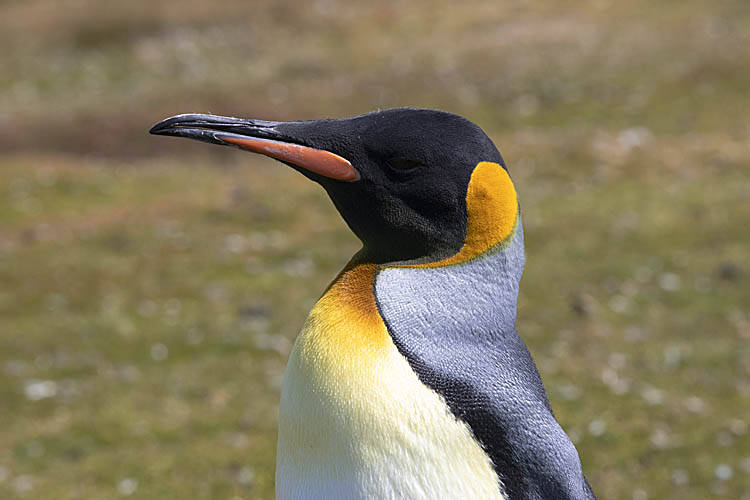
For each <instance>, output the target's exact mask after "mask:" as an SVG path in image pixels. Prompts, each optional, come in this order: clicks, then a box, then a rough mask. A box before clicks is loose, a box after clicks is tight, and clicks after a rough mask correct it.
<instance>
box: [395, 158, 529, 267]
mask: <svg viewBox="0 0 750 500" xmlns="http://www.w3.org/2000/svg"><path fill="white" fill-rule="evenodd" d="M466 213H467V215H468V221H467V225H466V239H465V240H464V244H463V246H462V247H461V250H459V252H458V253H457V254H456V255H454V256H452V257H449V258H447V259H443V260H439V261H437V262H428V263H426V264H417V265H414V266H405V267H442V266H450V265H453V264H458V263H461V262H466V261H468V260H471V259H473V258H475V257H477V256H478V255H481V254H483V253H484V252H486V251H487V250H489V249H490V248H492V247H493V246H495V245H497V244H498V243H501V242H502V241H504V240H505V239H506V238H508V236H510V235H511V233H512V232H513V230H514V229H515V227H516V220H517V219H518V198H517V197H516V189H515V188H514V187H513V182H512V181H511V180H510V176H509V175H508V172H506V170H505V169H504V168H503V167H502V166H500V165H499V164H497V163H493V162H489V161H483V162H480V163H479V164H477V166H476V167H475V168H474V172H472V174H471V179H470V180H469V188H468V189H467V192H466Z"/></svg>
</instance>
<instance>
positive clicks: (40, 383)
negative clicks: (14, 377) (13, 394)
mask: <svg viewBox="0 0 750 500" xmlns="http://www.w3.org/2000/svg"><path fill="white" fill-rule="evenodd" d="M23 391H24V393H25V394H26V399H30V400H31V401H39V400H41V399H47V398H52V397H55V396H57V382H55V381H54V380H29V381H27V382H26V384H25V385H24V388H23Z"/></svg>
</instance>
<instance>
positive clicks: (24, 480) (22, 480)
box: [13, 475, 34, 493]
mask: <svg viewBox="0 0 750 500" xmlns="http://www.w3.org/2000/svg"><path fill="white" fill-rule="evenodd" d="M13 489H14V490H16V493H26V492H29V491H31V490H33V489H34V480H33V478H32V477H31V476H26V475H24V476H18V477H17V478H16V479H15V480H14V481H13Z"/></svg>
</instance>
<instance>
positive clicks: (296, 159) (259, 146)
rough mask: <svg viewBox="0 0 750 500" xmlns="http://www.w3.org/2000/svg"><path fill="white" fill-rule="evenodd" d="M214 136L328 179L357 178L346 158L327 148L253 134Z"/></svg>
mask: <svg viewBox="0 0 750 500" xmlns="http://www.w3.org/2000/svg"><path fill="white" fill-rule="evenodd" d="M216 138H217V139H220V140H222V141H224V142H228V143H230V144H234V145H236V146H239V147H241V148H243V149H247V150H248V151H252V152H253V153H260V154H262V155H265V156H270V157H271V158H275V159H276V160H281V161H285V162H288V163H291V164H293V165H296V166H298V167H302V168H304V169H306V170H309V171H310V172H314V173H316V174H320V175H322V176H325V177H329V178H331V179H336V180H339V181H349V182H352V181H358V180H359V178H360V177H359V172H357V169H355V168H354V167H353V166H352V164H351V163H350V162H349V160H347V159H345V158H342V157H340V156H339V155H337V154H335V153H331V152H330V151H325V150H322V149H315V148H310V147H307V146H302V145H300V144H293V143H289V142H281V141H274V140H271V139H260V138H255V137H247V138H245V137H242V138H240V137H236V136H224V135H220V134H217V135H216Z"/></svg>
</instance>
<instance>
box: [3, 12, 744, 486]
mask: <svg viewBox="0 0 750 500" xmlns="http://www.w3.org/2000/svg"><path fill="white" fill-rule="evenodd" d="M749 42H750V8H748V7H747V5H746V2H742V1H735V2H730V1H726V2H713V3H711V4H706V3H705V2H694V1H689V2H658V3H654V2H642V1H638V2H628V3H615V2H607V1H596V2H556V3H554V4H544V5H542V4H535V3H526V2H507V3H504V4H503V5H501V6H498V5H496V4H495V3H492V2H463V3H452V2H445V1H441V2H431V3H426V2H421V3H409V4H402V3H397V2H385V3H378V4H371V5H369V4H364V3H361V4H360V3H336V2H331V1H318V2H315V3H314V4H312V5H311V6H310V7H309V9H301V8H299V7H298V6H297V4H294V3H292V2H290V1H276V2H270V1H261V2H254V3H253V6H252V7H250V6H248V5H247V4H246V3H245V2H239V1H234V0H225V1H223V2H222V3H221V5H220V8H217V6H216V5H215V4H204V3H200V2H193V1H189V2H172V1H169V2H160V3H154V2H148V3H146V2H143V1H141V0H137V1H133V2H128V3H124V2H116V3H107V4H104V3H100V2H93V1H90V0H75V1H66V2H52V1H46V0H44V1H41V0H40V1H32V2H18V1H15V2H14V1H11V2H5V3H3V4H1V5H0V44H2V46H3V48H4V50H3V51H2V52H1V53H0V151H3V154H2V156H0V282H2V283H3V287H2V288H0V401H2V404H0V498H11V499H12V498H39V499H68V498H71V499H72V498H116V497H120V496H132V497H134V498H226V499H231V498H245V499H247V498H272V491H273V468H274V448H275V428H276V424H275V419H276V412H277V404H278V395H279V388H280V380H281V377H282V374H283V368H284V363H285V360H286V356H287V354H288V351H289V348H290V345H291V342H292V341H293V339H294V337H295V335H296V333H297V331H298V330H299V328H300V326H301V324H302V321H303V320H304V317H305V314H306V312H307V310H308V309H309V307H310V306H311V305H312V303H313V302H314V301H315V299H316V298H317V296H318V295H319V293H320V292H321V291H322V290H323V288H324V287H325V285H326V284H327V283H328V281H329V280H330V279H331V278H332V277H333V276H334V275H335V273H336V272H337V271H338V269H339V268H340V267H341V266H342V265H343V264H344V263H345V262H346V260H347V259H348V257H349V256H350V255H351V254H352V253H353V252H354V251H355V250H356V248H357V242H356V241H355V239H354V237H353V236H351V235H350V234H349V232H348V230H347V229H346V227H345V226H344V224H343V223H342V222H341V221H340V220H339V218H338V215H337V214H336V213H335V210H334V209H333V208H332V206H331V204H330V202H329V201H328V200H327V199H326V197H325V195H324V194H323V192H322V191H321V190H320V189H319V188H317V187H316V186H313V185H310V184H309V183H308V182H307V181H306V180H305V179H303V178H301V176H298V175H296V174H295V173H294V172H291V171H288V169H284V168H283V167H282V166H280V165H276V164H273V163H271V162H270V161H267V160H263V159H258V158H255V157H251V156H250V155H246V154H242V153H239V152H234V151H229V150H222V149H220V148H213V149H211V148H209V147H208V146H205V145H197V144H191V143H188V142H186V141H177V140H165V139H160V138H152V137H149V136H147V135H146V134H145V131H146V129H147V128H148V127H149V126H150V125H151V124H152V123H153V122H155V121H157V120H158V119H160V118H163V117H164V116H167V115H170V114H174V113H178V112H187V111H196V112H214V113H220V114H234V115H245V116H254V117H260V118H266V119H299V118H319V117H324V116H349V115H353V114H356V113H360V112H366V111H369V110H371V109H374V108H377V107H391V106H400V105H411V106H424V107H440V108H443V109H448V110H450V111H454V112H458V113H461V114H464V115H466V116H468V117H469V118H471V119H473V120H475V121H477V122H478V123H479V124H480V125H482V126H483V127H484V128H485V129H486V130H487V131H488V133H490V135H491V136H492V137H493V138H494V139H495V140H496V143H497V144H498V146H499V147H500V149H501V151H503V153H504V156H505V157H506V159H507V161H508V163H509V165H510V168H511V172H512V173H513V175H514V179H515V181H516V183H517V187H518V190H519V193H520V196H521V202H522V205H523V210H524V211H523V214H524V222H525V227H526V239H527V253H528V264H527V270H526V273H525V276H524V280H523V283H522V293H521V298H520V310H519V331H520V332H521V334H522V336H523V337H524V339H525V340H526V341H527V343H528V344H529V347H530V349H531V351H532V353H533V354H534V356H535V359H536V361H537V363H538V365H539V368H540V370H541V372H542V376H543V378H544V380H545V383H546V385H547V388H548V390H549V393H550V397H551V399H552V402H553V406H554V407H555V409H556V413H557V416H558V418H559V419H560V421H561V423H562V424H563V426H564V427H565V429H566V430H567V431H568V432H569V433H570V434H571V436H572V437H573V438H574V440H575V441H576V443H577V445H578V448H579V450H580V453H581V456H582V459H583V462H584V468H585V470H586V473H587V475H588V477H589V479H590V481H591V483H592V485H593V487H594V489H595V491H596V492H597V493H598V495H599V496H600V498H602V499H604V498H622V499H631V498H632V499H634V500H643V499H646V498H651V499H661V498H666V499H671V498H675V499H676V498H696V499H698V498H712V497H718V498H730V499H736V498H742V499H748V498H750V434H749V432H748V431H749V429H748V421H747V419H748V414H750V404H749V403H748V399H750V348H748V345H749V343H748V341H749V340H750V311H749V310H748V304H750V287H748V279H749V278H748V272H749V270H750V262H748V257H747V252H748V248H750V234H749V233H748V230H747V228H748V227H750V224H749V223H750V181H749V180H748V167H749V166H750V122H749V121H748V119H747V117H748V115H749V113H750V99H749V97H750V92H748V89H749V88H750V71H748V70H747V69H748V68H750V43H749Z"/></svg>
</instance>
